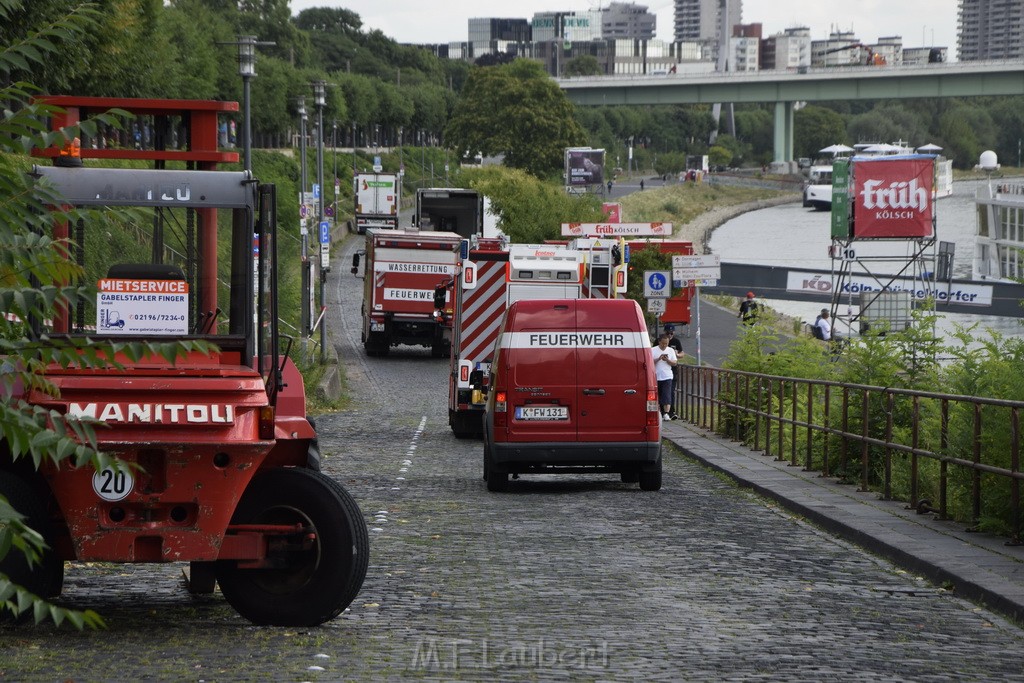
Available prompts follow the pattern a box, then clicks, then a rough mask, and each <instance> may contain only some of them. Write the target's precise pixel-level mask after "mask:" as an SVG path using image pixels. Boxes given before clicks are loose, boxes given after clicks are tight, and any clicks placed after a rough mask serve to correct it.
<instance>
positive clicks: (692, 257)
mask: <svg viewBox="0 0 1024 683" xmlns="http://www.w3.org/2000/svg"><path fill="white" fill-rule="evenodd" d="M721 265H722V260H721V258H720V257H719V256H718V254H685V255H680V254H673V255H672V267H673V268H718V267H720V266H721Z"/></svg>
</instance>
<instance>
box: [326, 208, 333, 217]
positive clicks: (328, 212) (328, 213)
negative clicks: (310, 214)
mask: <svg viewBox="0 0 1024 683" xmlns="http://www.w3.org/2000/svg"><path fill="white" fill-rule="evenodd" d="M324 215H325V216H327V217H328V218H334V207H333V206H325V207H324Z"/></svg>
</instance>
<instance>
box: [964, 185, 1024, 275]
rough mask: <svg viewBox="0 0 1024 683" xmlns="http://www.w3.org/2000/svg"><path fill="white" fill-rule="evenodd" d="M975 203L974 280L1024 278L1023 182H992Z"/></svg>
mask: <svg viewBox="0 0 1024 683" xmlns="http://www.w3.org/2000/svg"><path fill="white" fill-rule="evenodd" d="M974 203H975V207H976V208H977V212H978V214H977V228H976V231H975V240H974V267H973V275H974V279H975V280H1002V281H1007V282H1015V281H1017V280H1018V279H1020V278H1024V182H1005V181H1000V182H996V183H991V182H990V183H988V184H987V185H984V186H982V187H979V188H978V192H977V194H976V195H975V200H974Z"/></svg>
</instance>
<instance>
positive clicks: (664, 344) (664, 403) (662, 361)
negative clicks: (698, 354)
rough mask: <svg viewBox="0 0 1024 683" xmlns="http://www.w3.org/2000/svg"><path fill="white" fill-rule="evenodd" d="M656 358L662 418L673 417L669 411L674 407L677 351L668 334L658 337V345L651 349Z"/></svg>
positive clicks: (655, 373) (656, 375) (656, 374)
mask: <svg viewBox="0 0 1024 683" xmlns="http://www.w3.org/2000/svg"><path fill="white" fill-rule="evenodd" d="M651 358H652V359H653V360H654V376H655V379H657V380H658V403H660V404H661V419H662V420H671V419H673V418H672V417H671V416H670V414H669V412H670V411H671V409H672V368H674V367H675V366H676V362H677V361H678V357H677V356H676V351H675V349H673V348H672V347H671V346H669V345H668V335H667V334H662V335H661V336H659V337H658V345H657V346H655V347H654V348H652V349H651Z"/></svg>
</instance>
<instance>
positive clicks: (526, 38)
mask: <svg viewBox="0 0 1024 683" xmlns="http://www.w3.org/2000/svg"><path fill="white" fill-rule="evenodd" d="M531 47H532V41H531V31H530V22H529V21H528V20H526V19H491V18H473V19H470V20H469V54H468V55H467V56H468V57H469V58H470V59H479V58H480V57H483V56H484V55H488V54H511V55H514V56H517V57H526V56H529V55H530V51H531Z"/></svg>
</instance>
